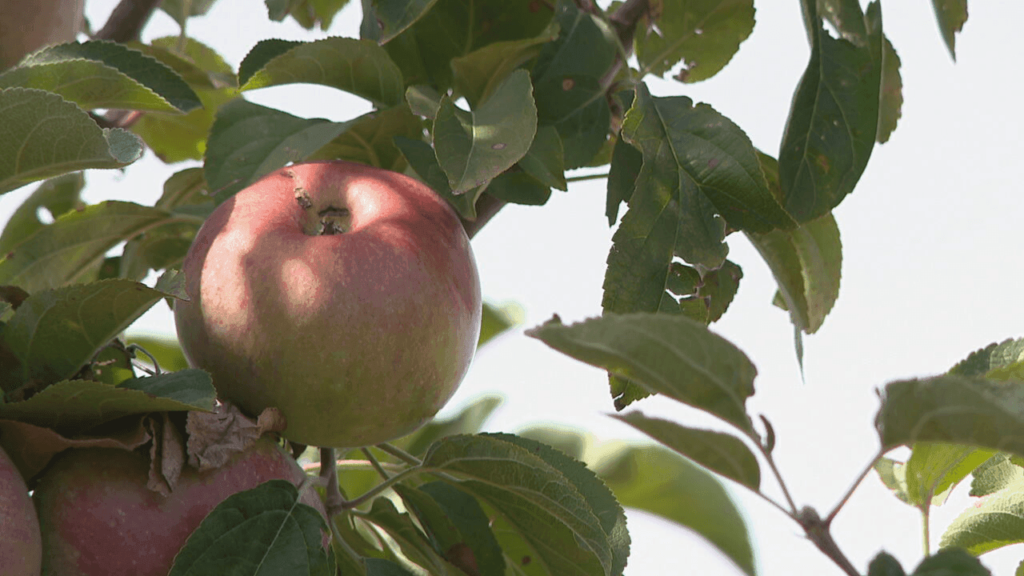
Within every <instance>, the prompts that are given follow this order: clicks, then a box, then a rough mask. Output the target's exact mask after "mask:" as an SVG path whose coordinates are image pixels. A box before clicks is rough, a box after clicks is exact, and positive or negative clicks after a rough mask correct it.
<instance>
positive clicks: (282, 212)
mask: <svg viewBox="0 0 1024 576" xmlns="http://www.w3.org/2000/svg"><path fill="white" fill-rule="evenodd" d="M183 270H184V272H185V275H186V291H187V292H188V295H189V297H190V298H191V301H188V302H185V301H179V302H177V304H176V305H175V314H174V317H175V321H176V324H177V328H178V337H179V339H180V340H181V345H182V348H183V349H184V351H185V356H186V357H187V358H188V360H189V362H190V363H191V364H192V365H193V366H196V367H199V368H203V369H205V370H207V371H209V372H210V373H211V374H212V375H213V384H214V386H215V387H216V388H217V391H218V393H219V394H220V396H221V397H222V398H224V399H226V400H229V401H231V402H233V403H234V404H236V405H238V406H239V407H241V408H242V409H243V410H245V411H247V412H249V413H250V414H254V415H255V414H259V413H260V412H261V411H262V410H263V409H264V408H267V407H271V406H274V407H277V408H279V409H280V410H281V411H282V412H283V414H284V416H285V419H286V420H287V423H288V427H287V429H286V430H285V431H284V436H285V437H286V438H288V439H290V440H293V441H295V442H300V443H303V444H310V445H314V446H331V447H358V446H366V445H371V444H377V443H380V442H385V441H388V440H391V439H393V438H397V437H399V436H402V435H405V434H407V433H409V432H412V431H413V430H415V429H416V428H418V427H419V426H421V425H423V424H424V423H425V422H427V421H428V420H429V419H431V418H432V417H433V416H434V415H435V414H436V413H437V411H438V410H440V409H441V407H442V406H444V405H445V403H446V402H447V401H448V399H449V398H451V396H452V394H454V392H455V389H456V388H457V387H458V385H459V383H460V382H461V381H462V378H463V376H464V375H465V374H466V370H467V369H468V368H469V363H470V360H471V359H472V357H473V353H474V351H475V349H476V342H477V337H478V334H479V330H480V314H481V301H480V281H479V278H478V276H477V269H476V263H475V261H474V259H473V252H472V249H471V248H470V244H469V239H468V237H467V236H466V233H465V231H464V229H463V228H462V225H461V223H460V222H459V219H458V217H457V216H456V215H455V212H454V211H453V210H452V209H451V207H450V206H449V205H448V203H447V202H446V201H445V200H444V199H442V198H441V197H439V196H437V195H436V194H435V193H434V192H433V191H432V190H431V189H430V188H428V187H427V186H425V185H423V184H421V183H420V182H417V181H416V180H414V179H412V178H409V177H406V176H403V175H401V174H397V173H395V172H390V171H387V170H381V169H378V168H372V167H369V166H363V165H360V164H353V163H350V162H317V163H309V164H299V165H295V166H291V167H288V168H284V169H281V170H278V171H277V172H274V173H272V174H270V175H268V176H266V177H265V178H263V179H262V180H260V181H258V182H256V183H255V184H253V185H252V186H249V187H248V188H246V189H245V190H242V191H241V192H239V193H238V194H236V195H235V196H233V197H232V198H231V199H230V200H228V201H226V202H224V203H223V204H222V205H220V206H219V207H218V208H217V209H216V210H215V211H214V212H213V214H212V215H210V217H209V218H208V219H207V220H206V223H205V224H204V225H203V227H202V228H201V229H200V230H199V233H198V235H197V236H196V239H195V241H194V242H193V244H192V247H191V248H190V249H189V252H188V255H187V256H186V257H185V262H184V265H183Z"/></svg>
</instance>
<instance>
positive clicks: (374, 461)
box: [361, 448, 391, 480]
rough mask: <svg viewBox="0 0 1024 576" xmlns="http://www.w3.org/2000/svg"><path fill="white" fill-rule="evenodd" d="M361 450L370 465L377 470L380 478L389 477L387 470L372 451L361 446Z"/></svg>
mask: <svg viewBox="0 0 1024 576" xmlns="http://www.w3.org/2000/svg"><path fill="white" fill-rule="evenodd" d="M361 450H362V452H363V454H365V455H366V459H367V460H368V461H369V462H370V465H371V466H373V469H374V470H376V471H377V474H380V477H381V478H383V479H385V480H387V479H388V478H391V474H388V471H387V470H385V469H384V467H383V466H381V465H380V462H378V461H377V457H376V456H374V455H373V452H370V449H369V448H362V449H361Z"/></svg>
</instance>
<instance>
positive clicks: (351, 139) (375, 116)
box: [306, 105, 436, 172]
mask: <svg viewBox="0 0 1024 576" xmlns="http://www.w3.org/2000/svg"><path fill="white" fill-rule="evenodd" d="M347 125H348V128H347V129H346V130H345V131H344V132H342V133H341V135H339V136H338V137H337V138H335V139H334V140H331V141H330V142H329V143H328V144H327V145H326V146H324V147H323V148H321V149H319V150H317V151H316V152H314V153H313V154H311V155H310V156H309V157H308V158H306V160H307V161H313V160H350V161H352V162H359V163H360V164H366V165H369V166H376V167H378V168H383V169H385V170H392V171H394V172H401V171H403V170H404V169H405V166H406V162H405V157H404V156H402V152H401V150H399V149H398V147H397V146H396V145H395V142H394V139H395V137H399V136H400V137H405V138H410V139H419V138H422V137H423V121H422V120H421V119H419V118H417V117H416V116H413V114H412V112H410V111H409V107H408V106H406V105H399V106H393V107H391V108H388V109H386V110H377V111H374V112H369V113H367V114H363V115H362V116H359V117H358V118H355V119H353V120H351V121H350V122H347ZM435 162H436V161H435Z"/></svg>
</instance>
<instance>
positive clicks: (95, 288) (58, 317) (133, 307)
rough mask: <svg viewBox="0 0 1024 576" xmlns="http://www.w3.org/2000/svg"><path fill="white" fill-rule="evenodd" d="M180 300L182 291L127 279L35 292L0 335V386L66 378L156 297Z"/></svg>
mask: <svg viewBox="0 0 1024 576" xmlns="http://www.w3.org/2000/svg"><path fill="white" fill-rule="evenodd" d="M176 290H180V287H179V288H176ZM182 296H184V291H183V290H180V291H175V292H168V291H166V290H164V289H162V287H161V286H160V285H159V284H158V286H157V288H149V287H147V286H146V285H145V284H140V283H138V282H132V281H130V280H103V281H100V282H94V283H92V284H78V285H73V286H65V287H63V288H57V289H54V290H45V291H41V292H37V293H35V294H33V295H31V296H29V298H28V299H27V300H25V301H24V302H23V303H22V304H21V306H19V307H18V309H17V311H16V312H15V313H14V316H13V317H12V318H11V319H10V321H8V323H7V325H6V326H4V329H3V331H2V332H0V348H3V349H5V350H6V351H7V352H8V353H9V354H10V359H9V360H8V361H5V363H4V365H3V366H2V367H0V384H3V386H2V387H3V388H4V389H5V390H7V391H10V390H11V389H12V388H13V387H14V386H18V385H21V384H25V383H39V384H46V383H51V382H58V381H60V380H64V379H66V378H70V377H71V376H73V375H74V374H75V373H76V372H78V370H79V369H80V368H81V367H82V366H83V365H85V364H86V363H87V362H88V361H89V360H90V359H91V358H92V357H93V356H94V355H95V354H96V352H98V351H99V350H100V349H101V348H102V347H103V346H106V345H107V343H109V342H110V341H111V340H112V339H113V338H114V337H115V336H117V335H118V334H120V333H121V332H123V331H124V329H125V328H127V327H128V326H129V325H130V324H131V323H132V322H134V321H135V319H137V318H138V317H139V316H141V315H142V314H143V313H144V312H145V311H146V310H148V309H149V308H150V307H151V306H152V305H153V304H155V303H156V302H157V301H159V300H160V299H161V298H167V297H176V298H177V297H182Z"/></svg>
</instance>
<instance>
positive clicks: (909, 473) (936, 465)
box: [904, 443, 995, 508]
mask: <svg viewBox="0 0 1024 576" xmlns="http://www.w3.org/2000/svg"><path fill="white" fill-rule="evenodd" d="M994 454H995V451H994V450H979V449H977V448H973V447H971V446H957V445H954V444H930V443H921V444H915V445H914V450H913V452H912V453H911V455H910V459H908V460H907V463H906V466H905V468H904V474H905V477H906V483H907V496H908V498H909V503H910V504H912V505H914V506H917V507H918V508H925V507H927V506H931V505H935V506H938V505H940V504H942V503H943V502H944V501H945V499H946V496H948V495H949V492H950V491H951V490H952V489H953V488H955V487H956V485H957V484H959V483H960V481H961V480H963V479H964V478H966V477H967V475H968V474H970V473H971V472H973V471H974V470H975V469H976V468H977V467H978V466H980V465H981V464H983V463H984V462H985V461H986V460H988V459H990V458H992V456H993V455H994Z"/></svg>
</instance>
